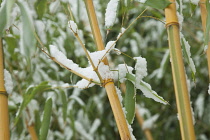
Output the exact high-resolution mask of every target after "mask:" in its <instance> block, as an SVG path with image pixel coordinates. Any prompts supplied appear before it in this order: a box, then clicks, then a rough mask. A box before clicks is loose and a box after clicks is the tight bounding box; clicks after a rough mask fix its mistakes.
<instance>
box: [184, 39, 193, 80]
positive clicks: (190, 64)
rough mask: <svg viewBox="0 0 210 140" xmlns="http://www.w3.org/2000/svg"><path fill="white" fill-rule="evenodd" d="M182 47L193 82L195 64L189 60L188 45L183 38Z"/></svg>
mask: <svg viewBox="0 0 210 140" xmlns="http://www.w3.org/2000/svg"><path fill="white" fill-rule="evenodd" d="M182 46H183V47H182V49H183V53H184V56H185V58H186V59H187V63H188V65H189V67H190V69H191V73H192V78H193V81H195V73H196V69H195V64H194V62H193V60H192V58H191V53H190V45H189V43H188V42H187V41H186V39H185V38H184V37H182Z"/></svg>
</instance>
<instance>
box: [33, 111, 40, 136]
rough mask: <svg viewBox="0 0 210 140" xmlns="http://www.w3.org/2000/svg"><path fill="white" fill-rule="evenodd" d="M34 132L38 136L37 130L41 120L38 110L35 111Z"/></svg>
mask: <svg viewBox="0 0 210 140" xmlns="http://www.w3.org/2000/svg"><path fill="white" fill-rule="evenodd" d="M34 124H35V130H36V134H37V135H38V136H39V130H40V127H41V119H40V114H39V111H38V110H35V123H34Z"/></svg>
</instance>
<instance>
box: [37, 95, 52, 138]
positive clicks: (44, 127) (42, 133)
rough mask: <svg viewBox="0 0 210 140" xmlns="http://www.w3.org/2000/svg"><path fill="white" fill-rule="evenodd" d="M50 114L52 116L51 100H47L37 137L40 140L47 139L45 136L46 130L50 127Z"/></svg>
mask: <svg viewBox="0 0 210 140" xmlns="http://www.w3.org/2000/svg"><path fill="white" fill-rule="evenodd" d="M51 114H52V98H49V99H48V100H47V101H46V104H45V107H44V115H43V119H42V124H41V129H40V135H39V139H40V140H46V139H47V134H48V130H49V127H50V118H51Z"/></svg>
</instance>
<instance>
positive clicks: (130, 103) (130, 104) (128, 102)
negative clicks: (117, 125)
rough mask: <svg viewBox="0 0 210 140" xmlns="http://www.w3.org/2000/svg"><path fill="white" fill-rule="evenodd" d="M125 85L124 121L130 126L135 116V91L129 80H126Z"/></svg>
mask: <svg viewBox="0 0 210 140" xmlns="http://www.w3.org/2000/svg"><path fill="white" fill-rule="evenodd" d="M125 84H126V94H125V110H126V111H127V114H126V119H127V121H128V123H129V124H132V123H133V120H134V116H135V105H136V89H135V86H134V84H133V83H132V82H131V81H129V80H127V81H126V82H125Z"/></svg>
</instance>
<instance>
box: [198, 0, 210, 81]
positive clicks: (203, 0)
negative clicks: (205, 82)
mask: <svg viewBox="0 0 210 140" xmlns="http://www.w3.org/2000/svg"><path fill="white" fill-rule="evenodd" d="M199 5H200V9H201V20H202V26H203V31H204V34H205V32H206V19H207V9H206V0H200V3H199ZM206 55H207V62H208V71H209V81H210V42H209V43H208V49H207V51H206Z"/></svg>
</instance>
